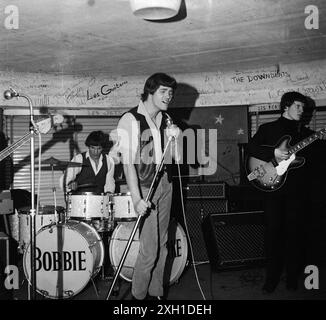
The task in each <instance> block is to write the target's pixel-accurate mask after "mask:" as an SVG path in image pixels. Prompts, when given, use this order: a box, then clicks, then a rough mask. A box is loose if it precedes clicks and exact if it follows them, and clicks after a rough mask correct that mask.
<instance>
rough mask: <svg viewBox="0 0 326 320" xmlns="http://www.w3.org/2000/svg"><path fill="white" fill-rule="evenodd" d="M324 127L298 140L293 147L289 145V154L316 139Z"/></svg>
mask: <svg viewBox="0 0 326 320" xmlns="http://www.w3.org/2000/svg"><path fill="white" fill-rule="evenodd" d="M324 130H325V129H322V130H320V131H317V132H315V133H314V134H312V135H311V136H309V137H308V138H306V139H304V140H302V141H300V142H299V143H297V144H295V145H294V146H293V147H291V148H290V149H289V150H288V152H289V154H293V153H296V152H298V151H300V150H302V149H303V148H305V147H307V146H309V145H310V144H311V143H313V142H314V141H316V140H317V139H318V138H319V137H320V134H321V132H322V131H324Z"/></svg>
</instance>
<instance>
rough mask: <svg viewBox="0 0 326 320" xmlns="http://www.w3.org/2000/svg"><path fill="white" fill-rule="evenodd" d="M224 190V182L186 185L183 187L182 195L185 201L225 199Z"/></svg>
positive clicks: (225, 186) (225, 191) (225, 187)
mask: <svg viewBox="0 0 326 320" xmlns="http://www.w3.org/2000/svg"><path fill="white" fill-rule="evenodd" d="M226 189H227V185H226V183H225V182H214V183H207V182H205V183H188V184H187V185H185V186H183V193H184V196H185V198H187V199H225V198H226V196H227V195H226V193H227V190H226Z"/></svg>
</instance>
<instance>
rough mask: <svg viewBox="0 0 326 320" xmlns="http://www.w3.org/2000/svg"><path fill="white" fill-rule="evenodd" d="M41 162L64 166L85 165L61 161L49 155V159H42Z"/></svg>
mask: <svg viewBox="0 0 326 320" xmlns="http://www.w3.org/2000/svg"><path fill="white" fill-rule="evenodd" d="M41 164H47V165H50V166H57V167H66V166H69V167H81V166H86V165H84V164H82V163H80V162H73V161H70V162H69V161H61V160H58V159H56V158H54V157H51V158H49V159H46V160H43V161H41Z"/></svg>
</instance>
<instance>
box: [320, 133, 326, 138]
mask: <svg viewBox="0 0 326 320" xmlns="http://www.w3.org/2000/svg"><path fill="white" fill-rule="evenodd" d="M319 139H320V140H326V133H324V132H322V133H321V134H320V135H319Z"/></svg>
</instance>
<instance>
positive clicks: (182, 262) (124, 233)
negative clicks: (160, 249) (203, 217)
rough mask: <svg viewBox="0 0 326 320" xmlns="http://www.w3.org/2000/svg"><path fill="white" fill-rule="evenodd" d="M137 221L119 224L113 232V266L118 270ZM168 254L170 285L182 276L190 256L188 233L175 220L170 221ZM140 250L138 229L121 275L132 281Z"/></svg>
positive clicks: (110, 250) (166, 272)
mask: <svg viewBox="0 0 326 320" xmlns="http://www.w3.org/2000/svg"><path fill="white" fill-rule="evenodd" d="M134 225H135V223H134V222H130V223H122V224H119V225H118V226H117V227H116V229H115V230H114V232H113V234H112V238H111V240H110V248H109V253H110V260H111V263H112V266H113V267H114V268H115V269H116V270H117V269H118V266H119V263H120V260H121V257H122V255H123V253H124V250H125V248H126V246H127V243H128V240H129V238H130V235H131V232H132V230H133V228H134ZM167 248H168V255H167V258H166V263H165V270H164V278H166V279H170V282H169V283H170V285H172V284H173V283H175V282H177V281H178V279H179V277H180V276H181V274H182V272H183V270H184V268H185V266H186V262H187V258H188V244H187V238H186V235H185V233H184V231H183V229H182V227H181V225H180V224H179V223H178V224H177V223H176V222H174V221H172V222H171V223H170V226H169V231H168V241H167ZM138 251H139V229H137V231H136V234H135V236H134V239H133V241H132V243H131V246H130V248H129V252H128V254H127V256H126V259H125V262H124V264H123V267H122V268H121V272H120V277H121V278H123V279H125V280H126V281H132V276H133V273H134V266H135V263H136V259H137V255H138Z"/></svg>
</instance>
